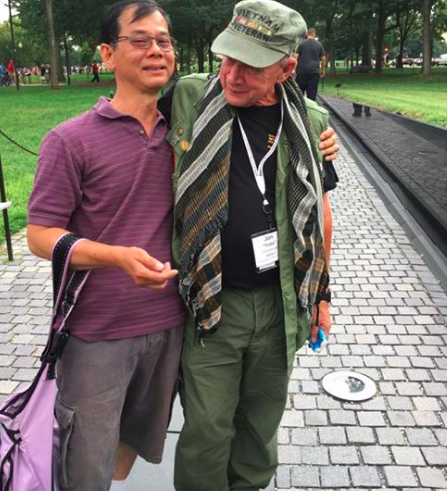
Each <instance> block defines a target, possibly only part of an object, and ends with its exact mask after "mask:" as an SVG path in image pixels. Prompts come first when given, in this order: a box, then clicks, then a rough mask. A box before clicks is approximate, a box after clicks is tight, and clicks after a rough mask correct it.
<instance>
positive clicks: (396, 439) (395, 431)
mask: <svg viewBox="0 0 447 491" xmlns="http://www.w3.org/2000/svg"><path fill="white" fill-rule="evenodd" d="M376 432H377V438H378V439H379V443H380V444H381V445H405V438H404V433H403V431H402V430H401V429H399V428H377V430H376Z"/></svg>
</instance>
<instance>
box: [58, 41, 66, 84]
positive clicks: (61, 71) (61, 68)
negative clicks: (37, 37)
mask: <svg viewBox="0 0 447 491" xmlns="http://www.w3.org/2000/svg"><path fill="white" fill-rule="evenodd" d="M56 46H57V47H58V50H57V79H58V80H59V83H61V82H66V79H65V73H64V64H63V63H62V57H61V50H60V49H59V46H60V43H59V42H56Z"/></svg>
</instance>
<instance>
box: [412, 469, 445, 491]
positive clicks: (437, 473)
mask: <svg viewBox="0 0 447 491" xmlns="http://www.w3.org/2000/svg"><path fill="white" fill-rule="evenodd" d="M416 471H417V473H418V476H419V479H420V480H421V484H422V486H425V487H427V488H428V487H432V488H441V489H446V488H447V481H446V479H445V477H444V473H443V472H442V470H440V469H430V468H419V469H416Z"/></svg>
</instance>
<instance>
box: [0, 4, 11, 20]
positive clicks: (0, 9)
mask: <svg viewBox="0 0 447 491" xmlns="http://www.w3.org/2000/svg"><path fill="white" fill-rule="evenodd" d="M5 3H6V2H5V0H0V22H4V21H5V20H8V18H9V11H8V7H7V5H5Z"/></svg>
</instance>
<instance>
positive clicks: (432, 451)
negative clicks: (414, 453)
mask: <svg viewBox="0 0 447 491" xmlns="http://www.w3.org/2000/svg"><path fill="white" fill-rule="evenodd" d="M422 453H423V454H424V457H425V460H426V461H427V464H428V465H439V466H443V467H445V466H447V448H445V447H426V448H423V449H422Z"/></svg>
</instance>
